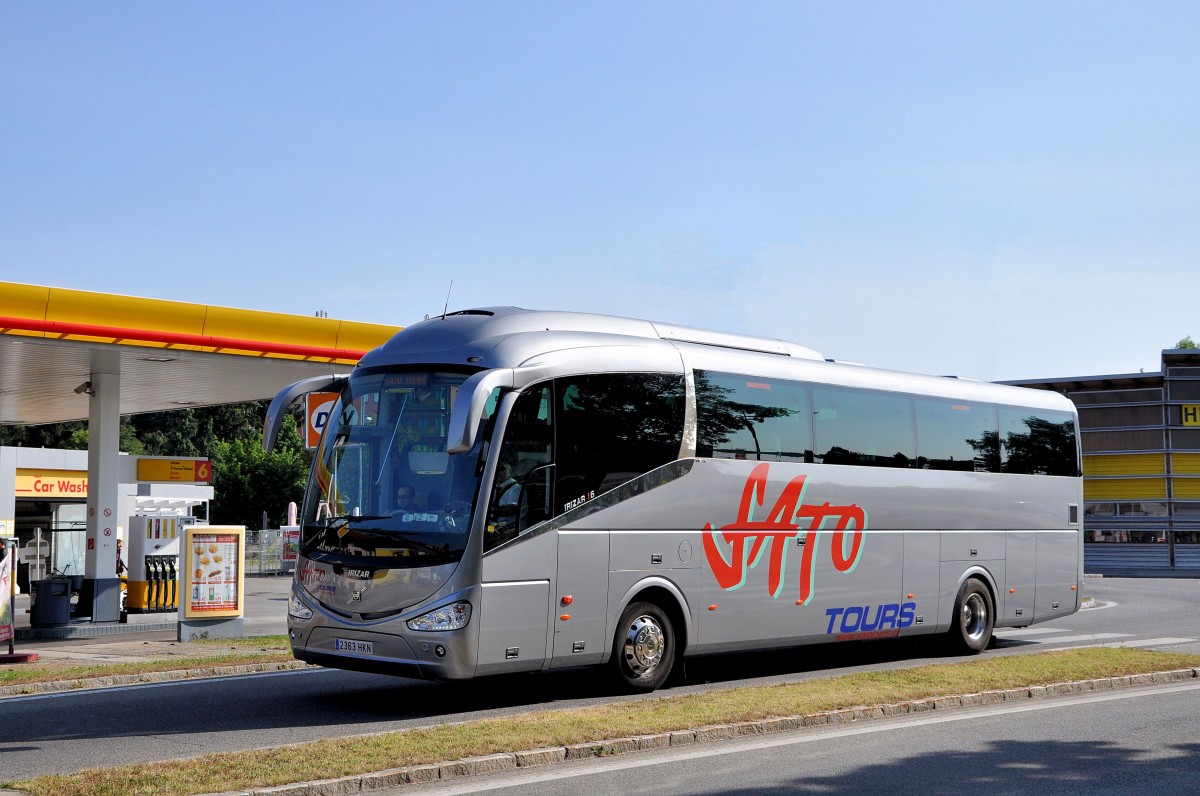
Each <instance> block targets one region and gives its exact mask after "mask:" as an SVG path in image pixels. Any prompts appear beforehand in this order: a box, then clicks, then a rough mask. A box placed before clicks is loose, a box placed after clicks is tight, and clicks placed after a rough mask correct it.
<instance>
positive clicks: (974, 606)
mask: <svg viewBox="0 0 1200 796" xmlns="http://www.w3.org/2000/svg"><path fill="white" fill-rule="evenodd" d="M995 620H996V617H995V612H994V611H993V608H992V595H991V593H990V592H989V591H988V589H987V586H985V585H983V583H981V582H980V581H979V579H978V578H969V579H967V581H966V582H965V583H963V585H962V588H960V589H959V590H958V599H956V600H955V601H954V620H953V624H952V625H951V627H950V642H951V645H952V646H953V647H954V648H955V650H956V651H958V652H963V653H967V654H969V655H977V654H979V653H980V652H983V651H984V650H985V649H986V648H987V645H988V644H989V643H990V642H991V640H992V628H993V626H994V625H995Z"/></svg>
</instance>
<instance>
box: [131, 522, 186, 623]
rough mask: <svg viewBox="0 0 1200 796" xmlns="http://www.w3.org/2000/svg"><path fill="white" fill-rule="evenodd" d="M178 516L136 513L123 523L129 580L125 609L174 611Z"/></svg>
mask: <svg viewBox="0 0 1200 796" xmlns="http://www.w3.org/2000/svg"><path fill="white" fill-rule="evenodd" d="M180 519H181V518H180V517H175V516H168V517H162V516H153V515H146V514H135V515H133V516H132V517H130V518H129V524H128V525H127V526H126V527H127V528H128V529H129V530H128V532H127V534H126V536H127V539H126V545H125V546H126V548H127V554H128V562H129V563H128V567H129V580H128V591H127V593H126V600H125V605H126V610H128V611H129V612H130V613H150V612H154V611H173V610H175V606H176V604H177V601H178V585H177V581H176V576H177V574H178V563H177V561H178V558H177V557H178V555H179V549H180V547H179V539H180V536H181V535H182V533H183V526H182V523H181V522H180Z"/></svg>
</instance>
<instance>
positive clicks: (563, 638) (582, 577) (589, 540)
mask: <svg viewBox="0 0 1200 796" xmlns="http://www.w3.org/2000/svg"><path fill="white" fill-rule="evenodd" d="M608 539H609V534H608V531H559V534H558V592H557V594H555V595H554V597H555V600H554V616H553V618H552V621H553V623H554V653H553V659H552V660H551V662H550V666H551V667H557V666H579V665H582V664H588V663H599V662H600V661H601V660H602V659H603V657H604V653H605V651H606V648H607V645H608V641H609V640H608V639H607V638H606V634H607V628H606V626H605V625H606V622H607V617H608V569H609V567H608Z"/></svg>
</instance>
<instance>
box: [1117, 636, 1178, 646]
mask: <svg viewBox="0 0 1200 796" xmlns="http://www.w3.org/2000/svg"><path fill="white" fill-rule="evenodd" d="M1195 640H1196V639H1194V638H1170V637H1168V638H1139V639H1135V640H1134V641H1120V642H1117V643H1116V644H1100V645H1099V646H1101V647H1165V646H1168V645H1171V644H1191V643H1192V642H1193V641H1195Z"/></svg>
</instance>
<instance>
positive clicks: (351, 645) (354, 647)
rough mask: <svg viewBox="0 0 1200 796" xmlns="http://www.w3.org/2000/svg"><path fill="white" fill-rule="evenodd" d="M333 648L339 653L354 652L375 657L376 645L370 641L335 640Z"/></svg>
mask: <svg viewBox="0 0 1200 796" xmlns="http://www.w3.org/2000/svg"><path fill="white" fill-rule="evenodd" d="M333 648H334V650H336V651H337V652H354V653H357V654H359V655H374V654H375V645H374V644H373V643H372V642H370V641H358V640H357V639H352V638H335V639H334V640H333Z"/></svg>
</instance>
